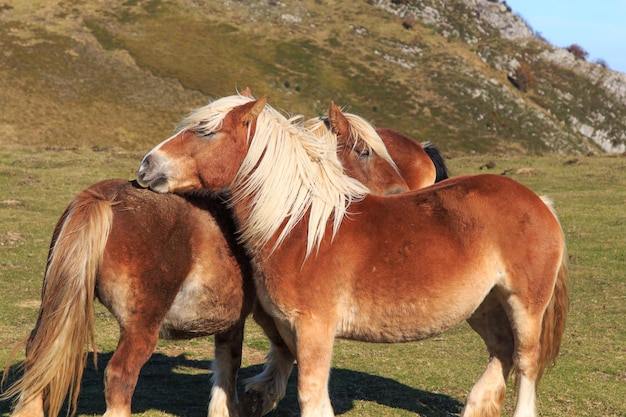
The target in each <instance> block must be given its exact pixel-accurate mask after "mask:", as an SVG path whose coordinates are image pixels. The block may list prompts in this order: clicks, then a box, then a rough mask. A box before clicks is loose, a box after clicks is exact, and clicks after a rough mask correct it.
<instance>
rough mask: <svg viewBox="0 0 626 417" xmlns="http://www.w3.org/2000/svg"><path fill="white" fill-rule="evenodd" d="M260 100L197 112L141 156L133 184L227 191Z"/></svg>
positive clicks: (236, 99) (241, 99) (232, 100)
mask: <svg viewBox="0 0 626 417" xmlns="http://www.w3.org/2000/svg"><path fill="white" fill-rule="evenodd" d="M266 102H267V98H266V97H262V98H260V99H259V100H254V99H253V98H251V97H250V96H244V95H238V96H231V97H227V98H224V99H220V100H217V101H216V102H213V103H211V104H209V105H208V106H206V107H205V108H202V109H200V110H198V111H197V112H195V113H194V114H192V115H191V116H189V117H188V118H187V119H186V120H185V121H184V122H183V123H184V125H183V127H182V128H181V130H180V131H179V133H177V134H175V135H174V136H172V137H170V138H169V139H167V140H165V141H164V142H162V143H161V144H159V145H157V146H156V147H155V148H153V149H152V150H151V151H150V152H148V153H147V154H146V156H144V158H143V160H142V161H141V164H140V165H139V170H138V171H137V181H138V182H139V184H140V185H141V186H143V187H149V188H150V189H152V190H154V191H157V192H159V193H167V192H182V191H189V190H195V189H206V190H210V191H214V192H220V191H223V190H225V189H227V188H228V187H229V186H230V185H231V183H232V181H233V179H234V178H235V176H236V174H237V171H238V169H239V167H240V166H241V163H242V161H243V159H244V157H245V155H246V152H247V147H248V143H249V142H248V139H249V138H250V137H252V135H253V134H254V128H255V122H256V119H257V117H258V116H259V114H260V113H261V111H262V110H263V109H264V107H265V104H266Z"/></svg>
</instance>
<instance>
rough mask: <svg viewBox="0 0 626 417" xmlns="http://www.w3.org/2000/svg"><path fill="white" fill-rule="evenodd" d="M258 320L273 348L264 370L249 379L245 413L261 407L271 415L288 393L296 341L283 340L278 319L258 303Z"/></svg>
mask: <svg viewBox="0 0 626 417" xmlns="http://www.w3.org/2000/svg"><path fill="white" fill-rule="evenodd" d="M254 320H255V321H256V322H257V324H258V325H259V326H261V328H262V329H263V331H264V332H265V335H266V336H267V337H268V339H270V342H271V344H270V351H269V353H268V354H267V357H266V358H265V365H264V366H263V372H261V373H260V374H258V375H255V376H253V377H252V378H249V379H247V380H246V393H245V395H244V397H243V398H242V400H241V410H242V411H241V412H242V415H245V416H253V415H256V414H255V413H256V412H257V409H260V412H261V414H267V413H269V412H270V411H271V410H273V409H274V408H276V406H277V405H278V402H279V401H280V400H281V399H282V398H283V397H284V396H285V392H286V390H287V382H288V380H289V375H290V374H291V369H292V368H293V362H294V360H295V356H294V354H293V353H292V351H293V352H295V344H294V343H293V341H290V342H289V343H291V345H292V347H291V348H290V347H289V343H288V342H287V341H286V340H285V339H283V337H282V336H281V335H280V332H279V330H278V328H277V326H276V323H275V322H274V318H272V317H271V316H269V315H268V314H267V313H266V312H265V310H263V308H262V307H261V306H260V305H259V303H256V305H255V306H254Z"/></svg>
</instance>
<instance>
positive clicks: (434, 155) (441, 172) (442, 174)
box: [422, 142, 449, 182]
mask: <svg viewBox="0 0 626 417" xmlns="http://www.w3.org/2000/svg"><path fill="white" fill-rule="evenodd" d="M422 147H423V148H424V152H426V155H428V157H429V158H430V160H431V161H433V165H435V172H436V175H435V182H439V181H443V180H445V179H447V178H448V177H449V175H448V167H447V166H446V162H445V161H444V159H443V156H442V155H441V152H439V149H437V147H436V146H435V145H433V144H432V143H430V142H424V143H422Z"/></svg>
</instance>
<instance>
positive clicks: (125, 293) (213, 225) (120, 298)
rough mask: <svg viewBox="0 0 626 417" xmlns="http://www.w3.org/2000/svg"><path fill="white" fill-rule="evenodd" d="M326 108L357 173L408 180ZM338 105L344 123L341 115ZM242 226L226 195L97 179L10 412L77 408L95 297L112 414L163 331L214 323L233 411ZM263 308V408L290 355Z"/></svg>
mask: <svg viewBox="0 0 626 417" xmlns="http://www.w3.org/2000/svg"><path fill="white" fill-rule="evenodd" d="M247 96H249V93H248V94H247ZM250 100H251V98H249V99H247V100H243V101H242V103H243V102H246V101H250ZM330 112H331V113H332V114H331V115H330V116H329V119H328V120H332V121H333V122H332V123H334V124H335V125H336V126H335V127H336V128H337V129H343V130H342V131H341V134H339V133H332V134H333V135H334V136H335V140H336V141H337V140H338V139H337V138H338V137H341V146H338V152H339V158H340V160H341V161H342V163H344V168H345V169H346V171H347V172H348V173H349V175H352V176H354V177H355V178H357V179H359V180H360V181H362V182H363V183H365V184H367V185H368V186H369V187H370V189H371V190H372V191H374V192H376V193H381V194H385V193H392V192H398V191H402V190H406V189H407V187H408V186H407V184H406V182H405V181H404V179H403V178H402V177H400V176H399V175H398V172H397V169H396V168H395V167H394V166H393V165H391V164H390V162H391V161H390V158H389V156H388V155H387V151H386V150H385V148H384V146H383V145H382V144H381V142H380V139H379V138H377V136H375V137H373V136H371V135H372V130H371V126H370V127H368V126H367V125H366V124H365V123H364V121H362V119H360V118H358V117H357V116H354V115H349V114H346V115H345V116H346V117H347V118H348V119H350V120H351V121H352V123H353V124H354V126H352V125H351V124H350V122H348V121H347V119H345V118H344V115H343V114H342V113H341V112H340V111H339V109H338V108H337V107H336V106H332V105H331V110H330ZM339 117H341V118H342V119H341V126H339V125H338V124H336V122H335V120H337V119H338V118H339ZM285 123H287V124H288V122H287V121H285ZM330 133H331V131H330V130H329V129H326V131H322V130H320V131H318V132H317V133H316V134H318V135H327V134H330ZM350 135H353V136H350ZM329 140H332V137H329ZM402 141H405V146H403V145H402ZM384 142H385V144H387V145H389V144H392V145H393V146H392V149H393V150H394V152H396V153H398V156H399V154H400V153H401V154H402V157H406V155H411V154H413V155H414V157H415V158H414V160H415V161H419V162H418V163H415V162H414V161H410V163H407V164H405V165H400V166H399V169H400V171H401V172H402V173H403V174H404V173H408V174H410V175H409V178H413V177H418V178H422V179H421V180H420V183H422V184H428V183H429V181H432V180H433V179H434V177H433V172H434V171H433V170H434V164H435V163H436V162H434V161H432V162H431V161H430V160H428V159H424V155H425V153H424V151H423V150H421V148H420V147H419V145H418V147H417V148H416V147H415V146H413V141H412V140H410V141H409V142H406V140H405V139H404V138H401V137H399V136H397V135H395V134H390V135H387V136H386V137H385V138H384ZM403 148H406V149H403ZM416 149H417V150H416ZM381 155H382V156H381ZM392 156H396V155H392ZM435 159H436V158H435ZM420 163H421V164H422V165H420ZM415 171H419V172H421V173H422V174H421V175H420V174H419V172H415ZM234 236H235V228H234V225H233V223H232V220H231V215H230V213H229V211H228V209H227V208H226V207H225V205H224V204H223V203H222V202H221V201H220V200H219V199H212V200H211V199H203V198H199V197H197V196H193V195H188V196H179V195H159V194H156V193H153V192H151V191H149V190H144V189H141V188H139V187H137V186H136V185H135V184H134V183H132V182H128V181H125V180H105V181H101V182H99V183H97V184H94V185H92V186H91V187H89V188H88V189H86V190H84V191H83V192H81V193H80V194H79V195H78V196H77V197H76V198H75V199H74V200H73V201H72V203H71V204H70V205H69V206H68V207H67V209H66V210H65V212H64V213H63V215H62V216H61V218H60V219H59V222H58V224H57V226H56V229H55V231H54V233H53V237H52V243H51V246H50V253H49V261H48V265H47V267H46V273H45V278H44V287H43V291H42V304H41V309H40V311H39V318H38V321H37V325H36V327H35V329H34V330H33V331H32V332H31V335H30V338H29V340H28V343H27V348H26V360H25V362H24V363H23V366H24V368H25V373H24V375H23V377H22V378H21V379H20V380H19V381H17V382H16V384H15V385H13V386H12V387H11V388H10V389H9V390H8V391H6V392H5V393H3V395H2V397H3V398H9V397H10V396H13V395H18V400H17V403H16V405H15V408H14V413H13V415H14V416H20V417H25V416H29V417H43V416H44V415H49V416H52V417H54V416H56V415H57V414H58V413H59V411H60V409H61V406H62V404H63V401H64V399H65V397H66V395H69V400H70V401H69V406H70V408H69V411H70V412H72V413H73V412H74V411H75V410H76V405H77V399H78V394H79V390H80V382H81V376H82V371H83V368H84V365H85V360H86V356H85V354H84V346H85V344H86V343H88V342H91V344H93V333H94V328H93V305H92V304H93V299H94V297H97V298H98V299H99V300H100V301H101V302H102V303H103V304H104V305H105V306H106V308H107V309H108V310H109V311H110V312H111V313H112V314H113V316H114V317H115V319H116V320H117V321H118V324H119V326H120V339H119V342H118V346H117V349H116V350H115V352H114V354H113V356H112V358H111V359H110V361H109V363H108V365H107V368H106V371H105V396H106V404H107V410H106V413H105V416H107V417H113V416H116V417H117V416H126V417H127V416H129V415H130V413H131V398H132V394H133V392H134V388H135V385H136V383H137V378H138V375H139V372H140V370H141V368H142V366H143V365H144V364H145V362H146V361H147V360H148V358H149V357H150V355H151V354H152V352H153V350H154V348H155V346H156V343H157V339H158V338H159V337H161V338H164V339H188V338H193V337H200V336H206V335H211V334H215V345H216V347H215V360H214V361H213V365H212V367H213V370H214V373H213V389H212V391H211V402H210V404H209V415H210V416H235V415H237V413H238V411H237V404H236V403H237V400H236V398H237V397H236V377H237V372H238V369H239V367H240V365H241V343H242V339H243V326H244V321H245V319H246V317H247V316H248V314H249V313H250V311H251V310H252V309H253V302H254V299H255V291H254V287H253V281H252V277H251V266H250V263H249V259H248V257H247V254H245V253H244V250H243V249H242V247H241V246H240V245H239V244H238V243H237V242H236V240H235V238H234ZM255 318H257V321H259V322H260V324H261V325H262V327H263V328H264V330H265V331H266V333H267V334H268V335H269V336H270V338H271V341H272V344H271V351H270V355H269V356H268V362H267V364H266V366H265V370H264V372H263V373H262V374H261V375H259V376H257V377H255V378H253V379H252V380H251V381H250V386H251V388H250V389H251V390H253V391H255V392H258V393H260V395H261V398H262V402H263V404H264V405H263V409H264V411H269V409H271V408H272V407H274V406H275V405H276V404H277V402H278V401H279V400H280V398H282V396H284V393H285V386H286V383H287V377H288V376H289V373H290V371H291V367H292V365H293V360H294V357H293V355H292V354H291V352H290V351H289V350H288V349H287V347H286V346H285V344H284V342H283V341H282V339H281V338H280V336H279V335H278V333H277V331H276V329H275V327H274V323H273V321H272V320H270V319H268V318H266V317H265V315H264V313H263V311H262V310H261V309H257V311H256V312H255ZM94 352H95V349H94ZM9 363H10V361H9ZM6 375H7V373H5V376H6Z"/></svg>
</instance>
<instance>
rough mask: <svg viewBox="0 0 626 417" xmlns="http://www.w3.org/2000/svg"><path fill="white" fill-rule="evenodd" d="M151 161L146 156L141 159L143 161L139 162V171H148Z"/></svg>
mask: <svg viewBox="0 0 626 417" xmlns="http://www.w3.org/2000/svg"><path fill="white" fill-rule="evenodd" d="M151 160H152V156H151V155H146V157H145V158H143V161H141V164H139V170H144V169H148V168H149V167H150V161H151Z"/></svg>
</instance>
